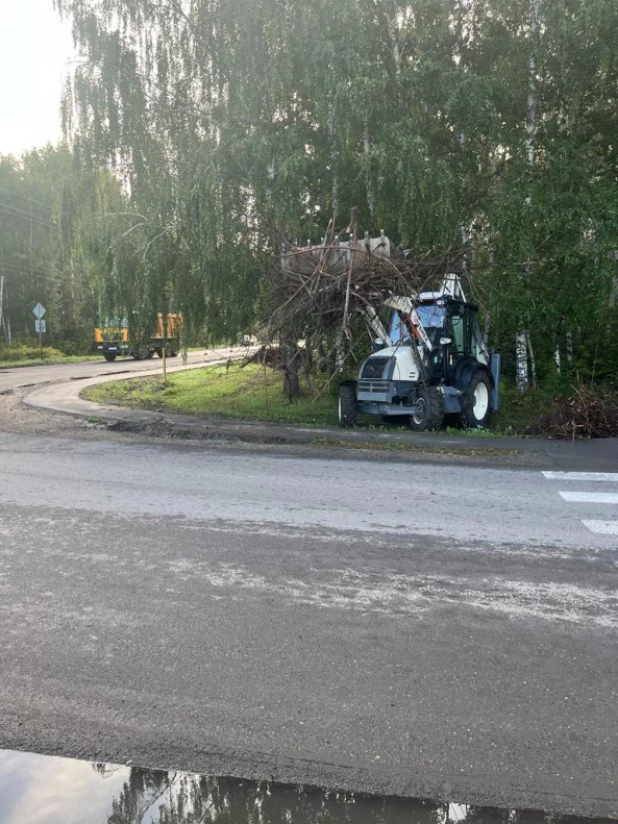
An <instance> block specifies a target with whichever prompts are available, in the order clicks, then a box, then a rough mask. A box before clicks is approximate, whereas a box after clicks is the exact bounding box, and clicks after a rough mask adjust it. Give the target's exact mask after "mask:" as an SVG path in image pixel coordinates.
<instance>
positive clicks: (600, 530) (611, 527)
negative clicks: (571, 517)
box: [582, 521, 618, 535]
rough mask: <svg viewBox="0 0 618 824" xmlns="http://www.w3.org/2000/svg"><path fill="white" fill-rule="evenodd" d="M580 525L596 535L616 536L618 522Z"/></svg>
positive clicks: (586, 522)
mask: <svg viewBox="0 0 618 824" xmlns="http://www.w3.org/2000/svg"><path fill="white" fill-rule="evenodd" d="M582 524H583V525H584V526H587V527H588V529H589V530H590V532H596V533H597V534H598V535H618V521H582Z"/></svg>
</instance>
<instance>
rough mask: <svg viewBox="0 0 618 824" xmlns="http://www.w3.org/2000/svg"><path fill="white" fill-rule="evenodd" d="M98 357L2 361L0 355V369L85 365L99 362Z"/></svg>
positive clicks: (72, 356)
mask: <svg viewBox="0 0 618 824" xmlns="http://www.w3.org/2000/svg"><path fill="white" fill-rule="evenodd" d="M100 359H101V356H100V355H94V354H93V355H50V356H49V357H44V358H40V357H39V358H28V359H24V360H2V357H1V355H0V369H22V368H25V367H27V366H45V365H46V364H50V363H87V362H88V361H97V360H100Z"/></svg>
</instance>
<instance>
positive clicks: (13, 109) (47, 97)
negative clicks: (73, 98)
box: [0, 0, 74, 155]
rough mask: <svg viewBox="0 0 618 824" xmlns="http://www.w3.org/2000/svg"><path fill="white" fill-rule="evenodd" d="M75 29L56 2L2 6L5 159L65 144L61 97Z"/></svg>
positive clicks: (0, 146) (0, 138)
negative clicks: (62, 18) (61, 15)
mask: <svg viewBox="0 0 618 824" xmlns="http://www.w3.org/2000/svg"><path fill="white" fill-rule="evenodd" d="M73 57H74V51H73V41H72V38H71V28H70V25H69V24H67V23H61V22H60V18H59V17H58V14H57V12H55V11H54V8H53V3H52V0H0V154H17V155H18V154H21V152H23V151H25V150H26V149H31V148H33V147H34V146H43V145H45V144H46V143H48V142H50V141H51V142H52V143H56V142H57V141H58V140H59V138H60V96H61V93H62V84H63V78H64V76H65V75H66V73H67V72H68V71H69V68H70V67H69V66H68V65H67V61H68V60H70V59H72V58H73Z"/></svg>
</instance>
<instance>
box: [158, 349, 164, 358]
mask: <svg viewBox="0 0 618 824" xmlns="http://www.w3.org/2000/svg"><path fill="white" fill-rule="evenodd" d="M157 355H158V356H159V357H160V358H162V357H163V349H157Z"/></svg>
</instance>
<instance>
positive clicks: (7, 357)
mask: <svg viewBox="0 0 618 824" xmlns="http://www.w3.org/2000/svg"><path fill="white" fill-rule="evenodd" d="M40 357H41V350H40V348H39V347H38V346H28V345H27V344H24V343H22V344H18V345H15V346H4V347H0V361H6V362H9V363H19V362H20V361H27V360H39V359H40ZM43 357H44V358H45V359H51V358H60V357H62V352H60V351H58V349H54V348H52V347H51V346H45V347H43Z"/></svg>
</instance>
